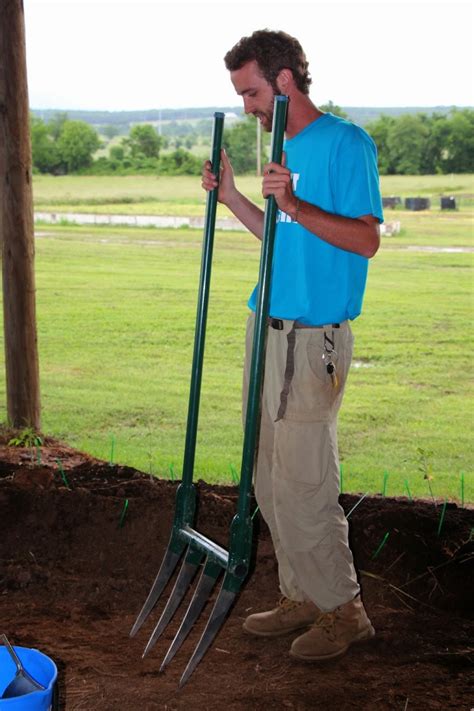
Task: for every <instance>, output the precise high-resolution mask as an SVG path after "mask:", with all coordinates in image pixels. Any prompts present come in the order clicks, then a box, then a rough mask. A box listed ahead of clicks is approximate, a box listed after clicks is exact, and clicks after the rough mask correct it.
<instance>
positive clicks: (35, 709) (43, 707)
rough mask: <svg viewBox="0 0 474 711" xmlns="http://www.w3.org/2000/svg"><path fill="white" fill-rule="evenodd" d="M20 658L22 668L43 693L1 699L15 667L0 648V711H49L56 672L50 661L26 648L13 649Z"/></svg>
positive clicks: (14, 672) (12, 677)
mask: <svg viewBox="0 0 474 711" xmlns="http://www.w3.org/2000/svg"><path fill="white" fill-rule="evenodd" d="M13 649H14V650H15V652H16V653H17V654H18V656H19V657H20V660H21V663H22V664H23V667H24V668H25V670H26V671H27V672H28V674H31V676H32V677H33V679H35V681H37V682H39V683H40V684H41V685H42V686H44V687H45V689H44V691H33V692H32V693H31V694H25V695H24V696H15V697H13V698H11V699H2V698H1V697H2V694H3V692H4V691H5V689H6V688H7V686H8V684H9V683H10V682H11V681H13V679H14V678H15V674H16V666H15V664H14V663H13V659H12V658H11V656H10V654H9V653H8V650H7V649H6V648H5V647H1V646H0V710H1V711H51V710H52V708H53V691H54V684H55V682H56V678H57V676H58V670H57V668H56V664H55V663H54V662H53V660H52V659H50V658H49V657H47V656H46V654H43V653H42V652H39V651H38V650H37V649H28V647H13Z"/></svg>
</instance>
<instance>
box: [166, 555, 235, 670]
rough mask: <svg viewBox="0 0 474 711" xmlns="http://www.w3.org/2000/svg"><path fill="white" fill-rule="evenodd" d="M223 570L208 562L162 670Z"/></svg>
mask: <svg viewBox="0 0 474 711" xmlns="http://www.w3.org/2000/svg"><path fill="white" fill-rule="evenodd" d="M221 570H222V568H221V567H220V566H219V565H217V564H215V563H210V562H208V563H206V566H205V568H204V570H203V571H202V575H201V577H200V579H199V582H198V584H197V586H196V590H195V591H194V595H193V598H192V600H191V603H190V605H189V607H188V609H187V612H186V614H185V616H184V617H183V621H182V622H181V625H180V627H179V630H178V631H177V633H176V635H175V638H174V639H173V641H172V642H171V645H170V648H169V649H168V651H167V652H166V656H165V657H164V659H163V662H162V663H161V667H160V672H162V671H164V670H165V668H166V667H167V666H168V664H169V663H170V662H171V660H172V659H173V657H174V656H175V654H176V652H177V651H178V650H179V649H180V647H181V645H182V644H183V642H184V640H185V639H186V637H187V636H188V634H189V633H190V631H191V629H192V627H193V625H194V623H195V622H196V620H197V618H198V617H199V615H200V614H201V611H202V609H203V607H204V605H205V604H206V602H207V601H208V600H209V596H210V594H211V592H212V588H213V587H214V585H215V583H216V580H217V578H218V577H219V574H220V572H221Z"/></svg>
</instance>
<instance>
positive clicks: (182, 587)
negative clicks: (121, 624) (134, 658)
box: [142, 550, 203, 657]
mask: <svg viewBox="0 0 474 711" xmlns="http://www.w3.org/2000/svg"><path fill="white" fill-rule="evenodd" d="M202 558H203V554H202V553H196V552H195V551H193V550H190V551H189V553H188V555H187V556H186V559H185V561H184V563H183V565H182V566H181V570H180V571H179V575H178V577H177V578H176V582H175V584H174V587H173V590H172V591H171V595H170V597H169V599H168V602H167V603H166V606H165V608H164V610H163V612H162V613H161V617H160V619H159V620H158V622H157V624H156V627H155V629H154V630H153V632H152V635H151V637H150V639H149V640H148V644H147V646H146V647H145V651H144V652H143V655H142V656H143V657H145V656H146V655H147V654H148V652H149V651H150V649H152V647H154V646H155V644H156V641H157V640H158V638H159V637H160V636H161V634H162V633H163V631H164V629H165V628H166V626H167V625H168V623H169V621H170V620H171V618H172V617H173V615H174V613H175V612H176V610H177V609H178V607H179V604H180V602H181V600H182V599H183V597H184V596H185V594H186V592H187V590H188V588H189V585H190V583H191V581H192V579H193V578H194V575H195V573H196V570H197V569H198V567H199V565H200V563H201V560H202Z"/></svg>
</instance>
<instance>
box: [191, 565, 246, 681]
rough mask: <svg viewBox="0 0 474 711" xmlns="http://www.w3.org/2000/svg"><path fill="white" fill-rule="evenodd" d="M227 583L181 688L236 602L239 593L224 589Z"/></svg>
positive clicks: (195, 651) (221, 591)
mask: <svg viewBox="0 0 474 711" xmlns="http://www.w3.org/2000/svg"><path fill="white" fill-rule="evenodd" d="M225 582H226V579H225V578H224V582H223V583H222V587H221V589H220V592H219V595H218V597H217V600H216V603H215V605H214V607H213V610H212V612H211V616H210V617H209V620H208V621H207V625H206V628H205V630H204V632H203V633H202V636H201V639H200V640H199V642H198V645H197V647H196V649H195V650H194V654H193V656H192V657H191V659H190V660H189V662H188V666H187V667H186V669H185V670H184V672H183V675H182V677H181V679H180V680H179V687H180V688H181V687H183V686H184V685H185V684H186V682H187V681H188V679H189V677H190V676H191V674H192V673H193V671H194V670H195V668H196V667H197V665H198V664H199V662H200V661H201V659H202V658H203V656H204V655H205V653H206V652H207V650H208V648H209V646H210V644H211V642H212V640H213V639H214V637H215V636H216V635H217V633H218V632H219V630H220V628H221V627H222V625H223V624H224V620H225V618H226V617H227V613H228V612H229V610H230V608H231V606H232V603H233V602H234V600H235V597H236V595H237V593H235V592H232V591H231V590H226V589H225V588H224V585H225Z"/></svg>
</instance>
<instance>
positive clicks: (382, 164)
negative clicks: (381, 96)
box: [366, 115, 395, 175]
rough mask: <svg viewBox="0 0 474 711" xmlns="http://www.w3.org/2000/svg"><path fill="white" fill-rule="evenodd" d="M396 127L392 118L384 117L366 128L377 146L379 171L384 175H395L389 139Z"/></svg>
mask: <svg viewBox="0 0 474 711" xmlns="http://www.w3.org/2000/svg"><path fill="white" fill-rule="evenodd" d="M394 125H395V119H394V118H393V117H392V116H385V115H382V116H381V117H380V118H379V119H378V120H377V121H373V122H372V123H369V124H368V125H367V126H366V130H367V132H368V133H369V134H370V135H371V136H372V138H373V139H374V141H375V145H376V146H377V152H378V161H379V171H380V173H381V174H382V175H393V173H395V166H394V163H393V160H392V157H391V155H390V148H389V145H388V137H389V135H390V133H391V131H392V130H393V127H394Z"/></svg>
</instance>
